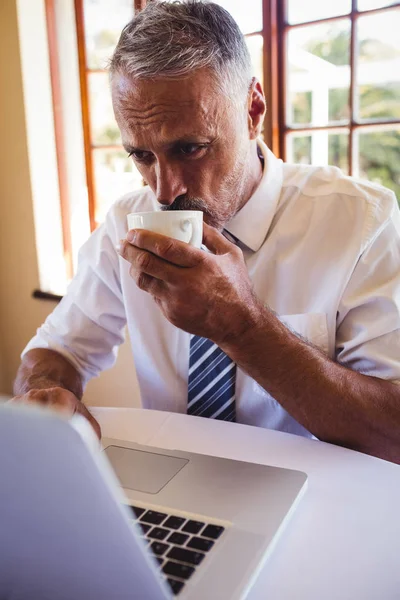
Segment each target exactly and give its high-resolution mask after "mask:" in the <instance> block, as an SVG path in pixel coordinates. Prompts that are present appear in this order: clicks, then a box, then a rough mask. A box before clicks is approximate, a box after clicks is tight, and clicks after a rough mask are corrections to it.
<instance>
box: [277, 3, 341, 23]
mask: <svg viewBox="0 0 400 600" xmlns="http://www.w3.org/2000/svg"><path fill="white" fill-rule="evenodd" d="M350 11H351V0H335V2H332V1H330V2H327V1H326V0H301V1H300V0H288V21H289V23H305V22H306V21H316V20H317V19H327V18H329V17H338V16H340V15H346V14H348V13H349V12H350Z"/></svg>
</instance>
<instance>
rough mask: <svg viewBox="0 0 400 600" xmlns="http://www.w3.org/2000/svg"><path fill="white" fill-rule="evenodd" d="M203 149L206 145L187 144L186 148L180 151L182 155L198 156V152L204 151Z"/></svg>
mask: <svg viewBox="0 0 400 600" xmlns="http://www.w3.org/2000/svg"><path fill="white" fill-rule="evenodd" d="M203 148H205V146H204V144H203V145H202V144H185V145H184V146H181V148H180V151H181V152H182V154H185V155H187V156H190V155H192V154H196V152H198V151H200V150H202V149H203Z"/></svg>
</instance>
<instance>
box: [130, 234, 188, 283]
mask: <svg viewBox="0 0 400 600" xmlns="http://www.w3.org/2000/svg"><path fill="white" fill-rule="evenodd" d="M120 254H121V256H122V257H123V258H125V260H127V261H128V262H129V263H131V269H130V274H131V276H132V277H133V278H134V279H135V281H136V283H137V284H138V286H139V287H140V288H141V289H144V290H146V291H148V290H147V288H145V287H144V286H143V285H142V283H143V284H144V283H145V282H146V281H145V280H146V279H147V277H142V276H143V275H147V276H149V277H151V278H156V279H160V280H163V281H168V282H170V283H173V282H174V280H175V279H176V278H177V277H179V274H180V273H179V271H180V270H181V268H182V267H178V266H176V265H173V264H171V263H170V262H168V261H166V260H163V259H162V258H159V257H158V256H156V255H155V254H152V253H151V252H148V251H147V250H141V249H139V248H136V246H132V244H130V243H129V242H127V241H124V242H121V249H120Z"/></svg>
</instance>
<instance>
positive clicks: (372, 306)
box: [336, 197, 400, 383]
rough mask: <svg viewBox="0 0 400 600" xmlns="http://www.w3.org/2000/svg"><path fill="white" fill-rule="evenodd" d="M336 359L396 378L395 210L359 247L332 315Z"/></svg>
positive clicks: (399, 261)
mask: <svg viewBox="0 0 400 600" xmlns="http://www.w3.org/2000/svg"><path fill="white" fill-rule="evenodd" d="M336 360H337V361H338V362H339V363H340V364H342V365H344V366H345V367H348V368H350V369H352V370H355V371H359V372H360V373H363V374H365V375H371V376H375V377H380V378H382V379H387V380H390V381H393V382H396V383H400V212H399V209H398V206H397V202H396V199H395V198H394V197H393V202H392V208H391V211H390V216H389V218H388V219H386V220H385V222H384V223H383V224H382V225H381V226H380V227H379V228H377V229H376V231H375V233H374V235H373V236H372V239H371V240H370V241H369V243H368V245H367V246H366V248H365V249H364V251H363V252H362V254H361V256H360V258H359V260H358V262H357V264H356V267H355V269H354V272H353V274H352V276H351V278H350V280H349V282H348V285H347V287H346V289H345V292H344V294H343V296H342V299H341V302H340V306H339V310H338V315H337V336H336Z"/></svg>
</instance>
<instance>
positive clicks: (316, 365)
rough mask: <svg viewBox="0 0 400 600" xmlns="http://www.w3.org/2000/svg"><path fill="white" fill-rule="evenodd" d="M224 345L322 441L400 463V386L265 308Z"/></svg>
mask: <svg viewBox="0 0 400 600" xmlns="http://www.w3.org/2000/svg"><path fill="white" fill-rule="evenodd" d="M220 346H221V348H222V350H224V352H226V354H228V355H229V356H230V357H231V358H232V360H233V361H235V362H236V363H237V364H238V365H239V366H240V367H241V368H242V369H243V370H244V371H245V372H246V373H247V374H248V375H250V377H252V378H253V379H255V381H257V383H259V384H260V385H261V386H262V387H263V388H264V389H266V390H268V393H269V394H271V396H273V397H274V398H275V399H276V400H277V401H278V402H279V403H280V404H281V406H283V408H284V409H285V410H286V411H287V412H288V413H290V414H291V415H292V416H293V417H294V418H295V419H296V420H297V421H298V422H299V423H301V424H302V425H303V426H304V427H305V428H306V429H308V430H309V431H311V432H312V433H313V434H314V435H315V436H316V437H317V438H319V439H320V440H323V441H326V442H331V443H334V444H338V445H341V446H346V447H347V448H352V449H354V450H359V451H361V452H365V453H367V454H372V455H374V456H378V457H380V458H384V459H386V460H391V461H393V462H396V463H399V464H400V385H396V384H394V383H391V382H390V381H385V380H383V379H379V378H377V377H370V376H367V375H362V374H360V373H357V372H356V371H352V370H350V369H347V368H346V367H343V366H341V365H339V364H338V363H335V362H333V361H331V360H330V359H329V358H327V357H326V356H325V355H324V354H323V353H322V352H320V351H319V350H318V349H317V348H314V347H313V346H311V345H309V344H307V343H306V342H303V341H302V340H300V339H299V338H298V337H297V336H296V335H294V334H293V333H291V332H290V331H289V330H288V329H287V328H286V327H285V326H284V325H283V324H282V323H281V322H280V321H279V319H277V318H276V317H275V315H274V314H273V313H272V312H271V311H269V310H268V309H266V308H264V307H260V308H259V313H258V316H257V318H255V319H254V322H253V323H252V324H251V325H250V324H247V325H246V327H245V329H243V330H241V331H240V332H239V331H238V332H237V335H235V337H234V338H231V339H229V337H227V338H226V339H225V340H224V341H223V342H222V343H220Z"/></svg>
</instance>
